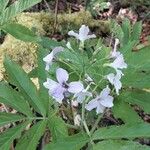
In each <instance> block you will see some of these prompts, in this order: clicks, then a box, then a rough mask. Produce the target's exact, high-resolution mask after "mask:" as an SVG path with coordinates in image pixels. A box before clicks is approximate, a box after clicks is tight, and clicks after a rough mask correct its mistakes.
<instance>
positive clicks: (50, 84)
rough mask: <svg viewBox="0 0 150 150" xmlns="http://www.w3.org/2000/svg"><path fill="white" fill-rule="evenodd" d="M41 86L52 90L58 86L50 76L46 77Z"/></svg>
mask: <svg viewBox="0 0 150 150" xmlns="http://www.w3.org/2000/svg"><path fill="white" fill-rule="evenodd" d="M43 86H44V87H45V88H47V89H49V90H50V91H51V92H52V91H53V90H55V88H56V87H57V86H58V83H57V82H55V81H54V80H52V79H50V78H47V81H46V82H44V83H43Z"/></svg>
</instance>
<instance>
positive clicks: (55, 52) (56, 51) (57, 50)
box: [52, 46, 64, 56]
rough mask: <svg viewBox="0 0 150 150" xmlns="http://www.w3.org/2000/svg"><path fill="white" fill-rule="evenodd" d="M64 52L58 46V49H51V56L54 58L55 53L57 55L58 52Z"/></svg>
mask: <svg viewBox="0 0 150 150" xmlns="http://www.w3.org/2000/svg"><path fill="white" fill-rule="evenodd" d="M63 50H64V48H63V47H61V46H59V47H55V48H54V49H53V51H52V52H53V56H55V55H56V54H57V53H59V52H62V51H63Z"/></svg>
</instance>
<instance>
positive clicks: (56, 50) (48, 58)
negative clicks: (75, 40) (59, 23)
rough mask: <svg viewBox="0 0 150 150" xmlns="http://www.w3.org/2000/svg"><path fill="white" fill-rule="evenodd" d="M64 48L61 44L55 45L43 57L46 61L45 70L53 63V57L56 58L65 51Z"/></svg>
mask: <svg viewBox="0 0 150 150" xmlns="http://www.w3.org/2000/svg"><path fill="white" fill-rule="evenodd" d="M63 50H64V48H63V47H61V46H59V47H55V48H54V49H53V50H52V52H51V53H50V54H48V55H47V56H46V57H44V58H43V61H45V62H46V67H45V70H47V71H48V70H49V68H50V66H51V65H52V62H53V59H54V58H55V56H56V54H57V53H59V52H61V51H63Z"/></svg>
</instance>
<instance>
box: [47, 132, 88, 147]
mask: <svg viewBox="0 0 150 150" xmlns="http://www.w3.org/2000/svg"><path fill="white" fill-rule="evenodd" d="M88 141H89V137H88V136H87V134H85V133H79V134H75V135H73V136H69V137H67V138H64V139H60V140H58V141H57V142H56V143H53V142H52V143H50V144H48V145H46V147H45V148H44V150H70V149H71V150H80V149H81V148H82V147H83V146H84V145H85V144H86V143H87V142H88Z"/></svg>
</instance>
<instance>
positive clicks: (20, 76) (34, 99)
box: [4, 57, 46, 116]
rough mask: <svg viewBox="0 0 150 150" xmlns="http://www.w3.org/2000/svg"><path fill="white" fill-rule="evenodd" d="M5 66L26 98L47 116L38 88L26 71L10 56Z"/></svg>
mask: <svg viewBox="0 0 150 150" xmlns="http://www.w3.org/2000/svg"><path fill="white" fill-rule="evenodd" d="M4 66H5V69H6V72H7V74H8V77H9V78H10V79H11V80H12V81H13V82H14V83H15V84H16V86H17V87H18V88H19V90H20V91H21V93H22V95H23V96H24V98H26V100H28V101H29V103H30V104H31V105H32V106H33V107H34V109H35V110H36V111H38V112H39V113H41V114H42V115H43V116H45V115H46V110H45V108H44V105H43V103H42V101H41V100H40V99H39V96H38V92H37V89H36V87H35V85H34V84H33V82H32V81H31V80H30V79H29V77H28V75H27V74H26V73H25V71H24V70H23V69H22V68H21V67H20V66H19V65H18V64H16V63H15V62H13V61H11V60H10V58H8V57H5V60H4Z"/></svg>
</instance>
